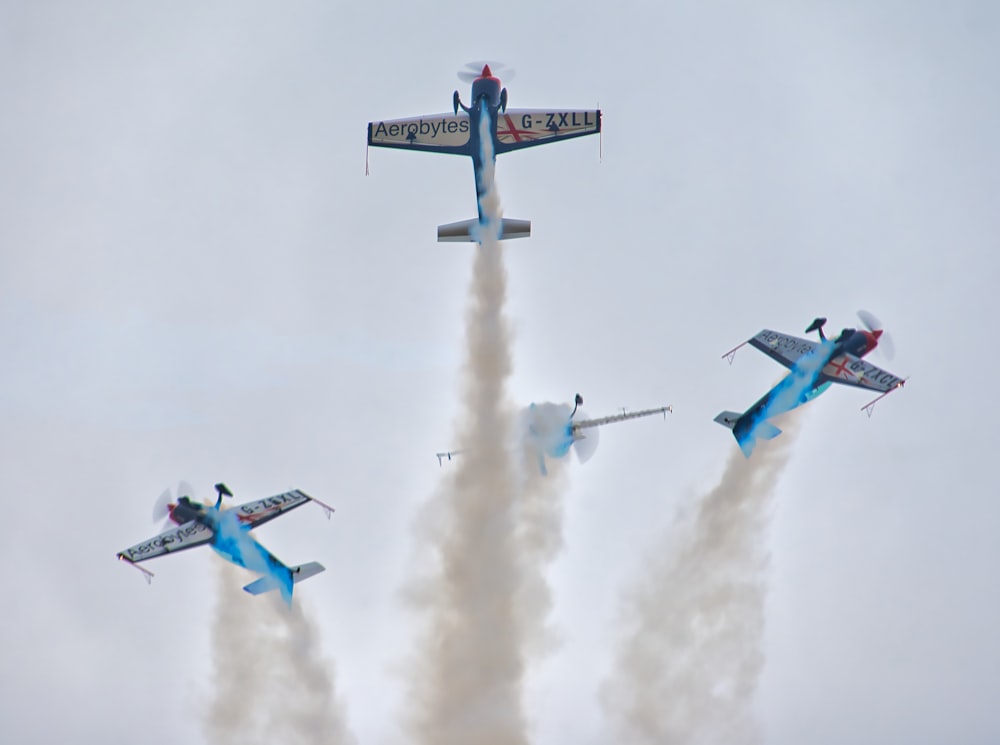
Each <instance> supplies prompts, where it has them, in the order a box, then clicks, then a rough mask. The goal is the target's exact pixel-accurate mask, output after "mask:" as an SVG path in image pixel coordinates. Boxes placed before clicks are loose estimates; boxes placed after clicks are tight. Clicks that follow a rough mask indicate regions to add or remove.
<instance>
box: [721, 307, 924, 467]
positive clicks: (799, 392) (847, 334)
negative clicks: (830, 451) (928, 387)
mask: <svg viewBox="0 0 1000 745" xmlns="http://www.w3.org/2000/svg"><path fill="white" fill-rule="evenodd" d="M858 317H859V318H860V319H861V322H862V323H863V324H864V325H865V327H866V329H867V330H862V329H844V330H843V331H841V332H840V335H839V336H838V337H837V338H836V339H827V337H826V334H824V333H823V326H824V325H825V324H826V319H825V318H817V319H816V320H814V321H813V322H812V323H811V324H809V328H807V329H806V333H807V334H808V333H810V332H812V331H818V332H819V338H820V341H819V343H817V342H814V341H809V340H808V339H800V338H798V337H796V336H788V335H786V334H780V333H778V332H777V331H770V330H768V329H764V330H763V331H761V332H760V333H759V334H757V335H756V336H755V337H753V338H752V339H749V340H748V341H745V342H743V344H740V345H739V346H737V347H734V348H733V349H730V350H729V351H728V352H726V353H725V354H724V355H722V356H723V358H725V359H728V360H729V362H730V364H732V361H733V357H734V356H735V355H736V351H737V350H738V349H740V348H741V347H743V346H744V345H746V344H749V345H750V346H752V347H756V348H757V349H759V350H760V351H762V352H763V353H764V354H766V355H767V356H769V357H771V358H772V359H775V360H777V361H778V362H780V363H781V364H782V365H784V366H785V367H787V368H789V369H790V370H791V372H790V373H789V374H788V375H787V376H785V377H784V378H783V379H782V380H781V381H780V382H779V383H778V384H777V385H776V386H774V388H772V389H771V390H769V391H768V392H767V393H766V394H764V396H763V398H761V399H760V400H759V401H757V403H755V404H754V405H753V406H751V407H750V408H749V409H747V410H746V411H745V412H743V413H742V414H740V413H739V412H737V411H723V412H722V413H721V414H719V415H718V416H717V417H715V421H717V422H718V423H719V424H721V425H722V426H724V427H728V428H729V429H731V430H732V431H733V435H734V436H735V437H736V442H738V443H739V445H740V449H741V450H742V451H743V454H744V455H746V456H747V457H748V458H749V457H750V454H751V453H752V452H753V448H754V445H755V444H756V442H757V439H758V438H763V439H765V440H770V439H772V438H774V437H777V436H778V435H779V434H781V430H780V429H778V428H777V427H775V426H774V425H773V424H771V423H770V422H769V421H767V420H768V419H770V418H771V417H773V416H777V415H778V414H783V413H785V412H787V411H791V410H792V409H794V408H796V407H797V406H800V405H802V404H804V403H806V402H807V401H811V400H812V399H814V398H816V396H818V395H819V394H821V393H823V392H824V391H826V390H827V389H828V388H829V387H830V386H831V385H832V384H833V383H840V384H842V385H850V386H854V387H856V388H867V389H868V390H871V391H876V392H878V393H879V394H880V395H879V396H878V397H877V398H875V399H874V400H872V401H870V402H868V403H867V404H865V405H864V406H862V407H861V410H862V411H865V412H867V414H868V416H871V413H872V410H873V409H874V407H875V404H876V403H878V402H879V401H881V400H882V399H883V398H885V397H886V396H888V395H889V394H890V393H892V392H893V391H894V390H896V389H897V388H901V387H902V386H903V384H904V383H905V382H906V379H905V378H900V377H898V376H896V375H893V374H892V373H890V372H886V371H885V370H883V369H881V368H880V367H876V366H875V365H873V364H872V363H871V362H867V361H865V360H863V359H862V358H863V357H864V356H865V355H866V354H868V353H869V352H871V351H872V350H873V349H875V348H876V347H877V346H879V341H880V340H881V341H882V348H883V351H885V352H886V354H887V356H888V355H889V354H890V350H891V345H890V343H889V337H888V336H885V337H883V334H884V330H883V329H882V325H881V324H880V323H879V321H878V319H877V318H875V316H873V315H872V314H870V313H867V312H865V311H858Z"/></svg>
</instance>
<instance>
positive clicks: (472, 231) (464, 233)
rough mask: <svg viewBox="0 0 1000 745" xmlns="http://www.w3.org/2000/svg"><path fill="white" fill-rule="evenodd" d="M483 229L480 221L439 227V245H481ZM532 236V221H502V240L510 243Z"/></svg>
mask: <svg viewBox="0 0 1000 745" xmlns="http://www.w3.org/2000/svg"><path fill="white" fill-rule="evenodd" d="M482 228H483V226H482V225H481V223H480V222H479V220H478V219H477V220H462V221H461V222H453V223H448V224H447V225H438V242H439V243H481V241H480V240H479V231H480V230H481V229H482ZM530 236H531V220H512V219H507V218H504V219H503V220H501V221H500V240H502V241H509V240H512V239H514V238H528V237H530Z"/></svg>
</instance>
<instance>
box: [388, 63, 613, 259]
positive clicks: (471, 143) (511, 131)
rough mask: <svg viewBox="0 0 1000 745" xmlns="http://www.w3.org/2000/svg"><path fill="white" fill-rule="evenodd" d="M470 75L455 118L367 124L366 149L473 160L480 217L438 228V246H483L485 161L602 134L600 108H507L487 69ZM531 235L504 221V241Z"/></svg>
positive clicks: (525, 224) (522, 224)
mask: <svg viewBox="0 0 1000 745" xmlns="http://www.w3.org/2000/svg"><path fill="white" fill-rule="evenodd" d="M472 76H473V78H474V79H473V80H472V101H471V102H470V103H469V105H468V106H466V105H465V104H464V103H462V100H461V97H460V96H459V94H458V91H455V94H454V96H453V97H452V108H453V109H454V113H453V114H429V115H425V116H417V117H413V118H411V119H392V120H389V119H387V120H384V121H378V122H369V123H368V144H369V145H370V146H372V147H392V148H398V149H400V150H414V151H418V152H419V151H422V152H427V153H447V154H451V155H467V156H469V157H470V158H472V167H473V169H474V171H475V175H476V195H477V197H478V200H477V201H479V218H478V219H476V220H463V221H461V222H456V223H451V224H448V225H439V226H438V240H439V241H455V242H470V241H471V242H478V241H479V238H478V232H479V227H480V226H482V225H484V224H485V218H484V216H483V208H482V196H483V189H484V188H485V185H484V182H483V178H482V174H483V168H484V166H485V164H486V158H489V160H490V162H491V163H492V162H495V160H496V156H497V155H499V154H500V153H509V152H510V151H512V150H520V149H521V148H525V147H534V146H535V145H546V144H548V143H550V142H557V141H560V140H568V139H571V138H573V137H583V136H584V135H592V134H596V133H598V132H600V131H601V111H600V109H587V110H583V109H578V110H573V109H508V108H507V89H506V88H503V87H501V85H500V79H499V78H497V77H494V75H493V72H492V71H491V70H490V66H489V65H483V69H482V72H481V73H479V75H478V76H476V75H475V74H472ZM459 109H461V113H459ZM484 117H485V120H484ZM481 124H485V125H486V130H487V131H488V136H489V137H490V140H491V142H490V143H489V144H490V145H491V147H489V148H488V150H487V149H485V148H484V147H483V145H484V143H483V141H482V136H481V132H482V128H481V126H480V125H481ZM487 153H488V154H487ZM530 235H531V221H530V220H511V219H506V218H504V219H503V220H502V224H501V230H500V235H499V239H500V240H507V239H511V238H527V237H528V236H530Z"/></svg>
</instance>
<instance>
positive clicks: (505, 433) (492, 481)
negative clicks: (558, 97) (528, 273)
mask: <svg viewBox="0 0 1000 745" xmlns="http://www.w3.org/2000/svg"><path fill="white" fill-rule="evenodd" d="M480 113H481V118H480V130H479V133H480V139H481V142H482V143H483V151H482V152H481V153H480V157H481V163H482V169H481V173H482V176H481V182H480V183H479V184H477V187H478V188H477V191H478V193H479V194H480V207H481V213H482V215H483V221H484V222H483V224H482V225H481V226H480V235H479V239H480V245H479V246H478V248H477V249H476V255H475V260H474V264H473V271H472V284H471V287H470V291H469V307H468V310H467V314H466V345H467V351H466V361H465V369H464V371H463V373H464V374H463V381H462V421H461V423H460V427H459V430H460V431H459V438H458V439H459V444H460V445H461V446H462V447H463V448H464V453H465V455H463V457H462V458H461V459H459V460H458V461H457V465H456V468H455V470H454V471H453V472H452V473H451V474H450V476H451V477H452V478H450V479H449V480H448V481H447V483H446V484H445V485H444V487H443V488H442V489H441V491H440V492H439V493H438V494H436V495H435V496H434V498H432V500H431V501H430V502H429V503H428V505H427V506H426V508H425V512H424V514H423V518H424V520H425V522H424V523H423V524H422V525H418V530H419V531H420V532H421V535H419V538H420V540H421V541H422V542H423V543H424V545H425V546H427V547H429V548H430V550H431V553H432V554H433V558H434V561H435V564H436V566H435V571H434V572H433V573H432V575H431V576H430V577H428V578H426V579H425V580H424V581H423V582H422V583H419V584H414V585H411V586H410V587H409V588H408V589H409V597H410V599H411V601H412V602H413V604H414V605H415V606H416V607H417V609H418V610H420V611H423V612H424V613H425V614H426V616H427V628H426V631H425V637H424V639H423V640H422V643H421V644H420V645H419V651H418V655H419V656H418V658H417V659H416V660H415V663H416V664H415V667H414V669H413V670H412V681H411V688H412V690H411V700H410V706H411V711H410V712H408V720H409V721H408V730H409V733H410V734H411V736H412V739H414V740H416V741H417V742H420V743H426V745H468V743H471V742H475V743H482V744H483V745H525V744H526V743H527V742H528V736H527V724H526V719H525V714H524V709H523V700H522V699H523V685H524V675H525V670H526V655H527V652H526V645H527V644H528V642H529V640H530V637H531V630H532V628H534V625H533V619H534V618H535V617H536V615H535V613H534V611H532V610H531V609H532V608H541V607H546V600H547V599H546V597H545V596H544V592H540V591H539V584H538V583H537V582H534V581H531V580H530V576H531V575H530V572H529V568H528V567H527V566H526V561H527V557H528V555H529V554H530V555H532V556H538V555H542V554H545V552H546V551H547V545H546V543H545V541H544V540H543V539H542V538H541V537H540V536H539V535H538V534H537V533H536V532H535V531H534V530H533V529H532V528H531V527H530V525H531V520H533V519H534V516H535V514H536V513H533V512H532V511H531V510H532V508H530V507H528V506H526V504H527V503H524V504H522V501H521V497H522V495H523V494H524V493H525V485H524V482H523V481H522V479H523V477H524V474H523V473H522V471H521V469H520V468H519V467H518V465H517V463H516V459H515V457H514V456H513V455H512V453H511V451H510V447H509V446H510V443H511V434H512V427H511V416H510V413H509V407H508V406H507V404H506V385H507V380H508V378H509V376H510V373H511V367H512V364H511V353H510V332H509V329H508V323H507V319H506V316H505V314H504V305H505V302H506V289H507V288H506V283H507V275H506V270H505V268H504V265H503V255H502V249H501V245H500V242H499V240H498V237H499V234H500V229H501V228H500V226H501V224H502V223H501V210H500V201H499V197H498V194H497V190H496V186H495V183H494V179H493V166H494V157H493V156H494V153H493V151H492V148H493V145H492V134H491V132H490V126H489V125H490V119H489V115H488V112H487V110H486V108H485V106H484V107H482V108H481V109H480Z"/></svg>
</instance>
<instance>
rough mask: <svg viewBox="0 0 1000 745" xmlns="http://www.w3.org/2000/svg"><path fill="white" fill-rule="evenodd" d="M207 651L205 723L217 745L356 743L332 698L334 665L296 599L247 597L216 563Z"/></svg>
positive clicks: (229, 568)
mask: <svg viewBox="0 0 1000 745" xmlns="http://www.w3.org/2000/svg"><path fill="white" fill-rule="evenodd" d="M218 581H219V595H218V605H217V607H216V618H215V623H214V624H213V626H212V637H211V650H212V662H213V666H214V670H213V680H212V699H211V702H210V704H209V708H208V711H207V712H206V715H205V718H204V727H205V734H206V739H207V740H208V741H209V742H212V743H214V744H215V745H237V744H239V745H251V744H252V743H262V744H263V743H271V742H281V743H291V744H293V745H347V744H348V743H354V742H355V741H354V738H353V737H352V736H351V734H350V732H349V731H348V729H347V726H346V724H345V716H344V713H343V707H342V705H341V703H340V701H339V700H338V699H337V696H336V692H335V689H336V687H335V684H334V677H333V672H332V669H333V668H332V665H331V664H329V663H328V662H327V661H326V660H324V658H323V655H322V652H321V650H320V641H319V636H318V630H317V628H316V626H315V624H314V623H313V621H312V620H311V619H310V618H309V616H308V615H307V614H306V612H305V611H304V610H303V605H302V599H301V598H298V599H296V601H295V603H294V604H293V605H292V607H291V608H290V609H289V608H286V607H285V606H283V605H282V604H281V603H280V601H279V599H278V597H277V596H260V597H252V596H250V595H248V594H246V593H245V592H243V590H242V589H240V588H241V586H242V584H243V583H244V582H245V581H246V574H245V573H244V572H240V571H239V570H238V569H237V568H236V567H234V566H233V565H231V564H229V563H228V562H220V571H219V573H218Z"/></svg>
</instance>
